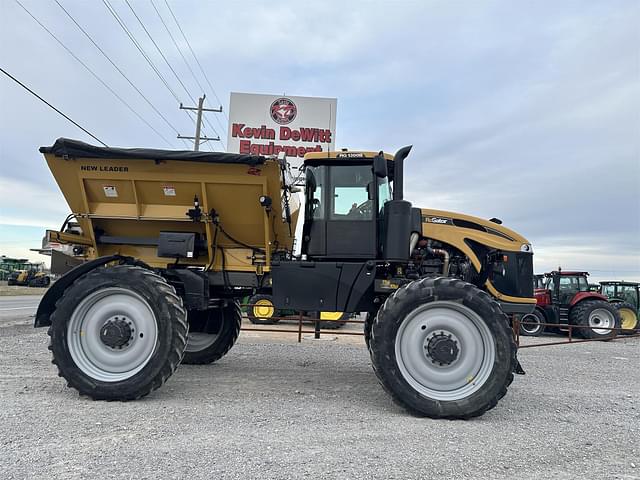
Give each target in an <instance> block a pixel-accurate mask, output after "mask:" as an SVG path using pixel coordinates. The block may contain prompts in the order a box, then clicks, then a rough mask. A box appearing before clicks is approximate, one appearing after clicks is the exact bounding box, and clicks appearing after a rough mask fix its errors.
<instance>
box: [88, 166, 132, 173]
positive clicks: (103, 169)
mask: <svg viewBox="0 0 640 480" xmlns="http://www.w3.org/2000/svg"><path fill="white" fill-rule="evenodd" d="M80 170H83V171H85V172H121V173H124V172H128V171H129V167H110V166H106V165H80Z"/></svg>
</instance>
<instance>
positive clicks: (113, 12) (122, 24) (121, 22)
mask: <svg viewBox="0 0 640 480" xmlns="http://www.w3.org/2000/svg"><path fill="white" fill-rule="evenodd" d="M102 3H103V4H104V6H105V7H106V8H107V10H108V11H109V13H110V14H111V15H112V16H113V18H115V20H116V22H118V25H120V28H122V30H123V31H124V33H126V34H127V36H128V37H129V39H130V40H131V42H132V43H133V45H134V46H135V47H136V48H137V49H138V51H139V52H140V54H141V55H142V57H143V58H144V59H145V60H146V61H147V63H148V64H149V66H150V67H151V68H152V69H153V71H154V72H155V74H156V75H157V76H158V78H159V79H160V81H161V82H162V83H163V84H164V86H165V87H166V88H167V90H168V91H169V93H170V94H171V96H172V97H173V98H174V99H175V100H176V102H178V103H180V99H179V98H178V95H177V94H176V92H175V91H174V90H173V89H172V88H171V86H170V85H169V82H167V80H166V79H165V78H164V75H162V73H161V72H160V70H159V69H158V67H156V66H155V64H154V63H153V61H152V60H151V58H150V57H149V55H148V54H147V53H146V52H145V51H144V49H143V48H142V45H140V43H139V42H138V41H137V40H136V38H135V36H134V35H133V33H132V32H131V31H130V30H129V29H128V28H127V26H126V24H125V22H124V20H122V19H121V18H120V16H119V15H118V12H116V10H115V8H113V6H112V5H111V4H110V3H109V0H102Z"/></svg>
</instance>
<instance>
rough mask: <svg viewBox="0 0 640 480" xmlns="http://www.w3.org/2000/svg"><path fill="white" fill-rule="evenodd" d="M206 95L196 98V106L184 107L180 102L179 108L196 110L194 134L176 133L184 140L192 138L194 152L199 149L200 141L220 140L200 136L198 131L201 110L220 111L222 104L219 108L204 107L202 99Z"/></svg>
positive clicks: (200, 125)
mask: <svg viewBox="0 0 640 480" xmlns="http://www.w3.org/2000/svg"><path fill="white" fill-rule="evenodd" d="M205 97H206V95H204V94H203V95H202V96H201V97H200V98H198V106H197V107H185V106H184V105H182V103H180V110H193V111H195V112H198V117H197V119H196V136H195V137H183V136H182V135H178V138H183V139H185V140H193V150H194V152H198V151H200V142H206V141H208V140H214V141H216V142H219V141H220V137H215V138H213V137H206V136H205V137H202V136H201V135H200V131H201V130H202V112H218V113H220V112H222V106H220V108H204V107H203V105H204V99H205Z"/></svg>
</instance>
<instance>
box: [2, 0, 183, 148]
mask: <svg viewBox="0 0 640 480" xmlns="http://www.w3.org/2000/svg"><path fill="white" fill-rule="evenodd" d="M14 1H15V2H16V3H17V4H18V5H19V6H20V8H22V9H23V10H24V11H25V12H26V13H27V14H28V15H29V16H30V17H31V18H32V19H33V20H34V21H35V22H36V23H37V24H38V25H40V27H42V29H43V30H44V31H45V32H47V33H48V34H49V35H50V36H51V37H52V38H53V39H54V40H55V41H56V42H57V43H58V44H59V45H60V46H61V47H62V48H64V49H65V50H66V51H67V53H68V54H69V55H71V56H72V57H73V58H74V59H75V60H76V61H77V62H78V63H80V65H82V66H83V67H84V68H85V69H86V70H87V71H88V72H89V73H90V74H91V75H92V76H93V77H94V78H95V79H96V80H97V81H98V82H100V83H101V84H102V86H103V87H105V88H106V89H107V90H109V92H111V94H112V95H113V96H114V97H116V98H117V99H118V100H119V101H120V102H121V103H122V104H123V105H124V106H125V107H127V108H128V109H129V110H130V111H131V113H133V114H134V115H135V116H136V117H138V118H139V119H140V121H142V122H143V123H144V124H145V125H146V126H147V127H149V128H150V129H151V130H153V131H154V132H155V134H156V135H158V136H159V137H160V138H161V139H162V140H164V141H165V142H167V143H168V144H169V145H171V142H169V140H167V139H166V138H165V137H164V135H162V134H161V133H160V132H159V131H158V130H156V129H155V128H154V127H153V125H151V124H150V123H149V122H148V121H147V120H146V119H145V118H144V117H142V115H140V114H139V113H138V112H137V111H136V110H134V109H133V107H132V106H131V105H129V104H128V103H127V102H126V101H125V100H124V99H123V98H122V97H121V96H120V95H118V94H117V93H116V91H115V90H113V88H111V87H110V86H109V85H108V84H107V83H106V82H105V81H104V80H102V78H100V77H99V76H98V75H97V74H96V73H95V72H94V71H93V70H92V69H91V68H89V66H88V65H87V64H86V63H84V62H83V61H82V60H81V59H80V58H79V57H78V56H77V55H76V54H75V53H73V51H71V49H70V48H69V47H67V46H66V45H65V44H64V43H62V41H61V40H60V39H59V38H58V37H56V35H55V34H54V33H53V32H51V30H49V29H48V28H47V27H46V26H45V25H44V24H43V23H42V22H41V21H40V20H38V19H37V18H36V17H35V16H34V15H33V14H32V13H31V12H30V11H29V10H27V8H26V7H25V6H24V5H23V4H22V3H20V1H19V0H14Z"/></svg>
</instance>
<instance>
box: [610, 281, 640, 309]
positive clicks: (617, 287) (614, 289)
mask: <svg viewBox="0 0 640 480" xmlns="http://www.w3.org/2000/svg"><path fill="white" fill-rule="evenodd" d="M600 293H602V294H603V295H604V296H605V297H607V298H608V299H609V301H610V302H612V303H618V302H624V303H628V304H630V305H632V306H633V307H635V309H636V310H637V311H640V283H637V282H611V281H608V282H600Z"/></svg>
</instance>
